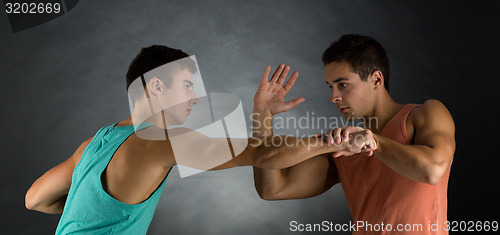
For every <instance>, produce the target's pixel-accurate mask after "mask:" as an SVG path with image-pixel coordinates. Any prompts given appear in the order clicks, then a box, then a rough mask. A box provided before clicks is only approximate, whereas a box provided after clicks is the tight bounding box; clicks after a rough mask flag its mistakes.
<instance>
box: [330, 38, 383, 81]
mask: <svg viewBox="0 0 500 235" xmlns="http://www.w3.org/2000/svg"><path fill="white" fill-rule="evenodd" d="M322 60H323V64H324V65H325V66H326V65H328V64H330V63H332V62H345V63H347V64H348V65H349V66H350V67H351V69H352V71H353V72H355V73H357V74H358V75H359V77H360V78H361V80H362V81H366V80H367V79H368V76H370V74H372V73H373V72H374V71H376V70H379V71H381V72H382V74H383V76H384V86H385V89H386V90H387V91H389V75H390V74H389V58H388V57H387V54H386V52H385V49H384V47H382V45H381V44H380V43H379V42H377V41H376V40H375V39H373V38H372V37H368V36H362V35H357V34H344V35H342V36H341V37H340V38H339V39H338V40H337V41H335V42H333V43H332V44H331V45H330V47H328V49H326V51H325V52H324V53H323V57H322Z"/></svg>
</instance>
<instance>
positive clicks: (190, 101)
mask: <svg viewBox="0 0 500 235" xmlns="http://www.w3.org/2000/svg"><path fill="white" fill-rule="evenodd" d="M189 103H191V104H192V105H197V104H198V103H200V101H199V100H198V96H197V95H196V93H195V92H194V91H193V94H192V96H191V99H189Z"/></svg>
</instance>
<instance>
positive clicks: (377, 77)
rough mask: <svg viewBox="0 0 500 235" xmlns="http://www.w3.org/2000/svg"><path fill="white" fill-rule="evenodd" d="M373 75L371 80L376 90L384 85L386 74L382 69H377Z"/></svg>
mask: <svg viewBox="0 0 500 235" xmlns="http://www.w3.org/2000/svg"><path fill="white" fill-rule="evenodd" d="M370 77H371V82H372V84H373V86H374V89H375V90H378V89H380V88H383V87H384V75H383V74H382V72H381V71H380V70H375V71H373V73H372V74H371V75H370Z"/></svg>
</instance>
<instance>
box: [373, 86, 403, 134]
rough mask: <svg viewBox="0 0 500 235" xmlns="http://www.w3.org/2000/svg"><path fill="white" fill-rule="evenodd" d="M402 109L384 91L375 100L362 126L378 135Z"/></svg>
mask: <svg viewBox="0 0 500 235" xmlns="http://www.w3.org/2000/svg"><path fill="white" fill-rule="evenodd" d="M402 107H403V105H401V104H398V103H396V101H394V100H393V99H392V97H391V96H390V95H389V93H388V92H387V91H386V90H384V91H382V92H381V93H380V94H378V96H377V97H376V98H375V100H374V102H373V108H372V111H371V112H370V114H369V115H367V116H365V117H364V124H365V126H366V127H367V128H368V129H370V130H371V131H372V132H374V133H375V134H380V133H381V132H382V131H383V129H384V128H385V126H386V125H387V123H388V122H389V121H390V120H391V118H392V117H394V115H396V113H398V112H399V110H400V109H401V108H402Z"/></svg>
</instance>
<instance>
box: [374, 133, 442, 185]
mask: <svg viewBox="0 0 500 235" xmlns="http://www.w3.org/2000/svg"><path fill="white" fill-rule="evenodd" d="M374 138H375V141H377V146H378V148H377V150H376V151H375V152H374V156H375V157H377V158H378V159H379V160H380V161H382V162H383V163H384V164H385V165H387V166H388V167H389V168H391V169H392V170H394V171H395V172H397V173H398V174H400V175H402V176H403V177H405V178H407V179H410V180H413V181H417V182H423V183H427V184H433V185H434V184H438V183H439V182H440V180H441V178H442V176H443V175H444V173H445V171H446V169H447V168H448V165H449V163H450V162H449V161H448V160H447V159H450V157H449V156H446V155H447V153H446V152H443V151H440V150H438V149H435V148H432V147H429V146H425V145H405V144H401V143H398V142H396V141H394V140H391V139H388V138H385V137H382V136H379V135H374Z"/></svg>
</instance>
